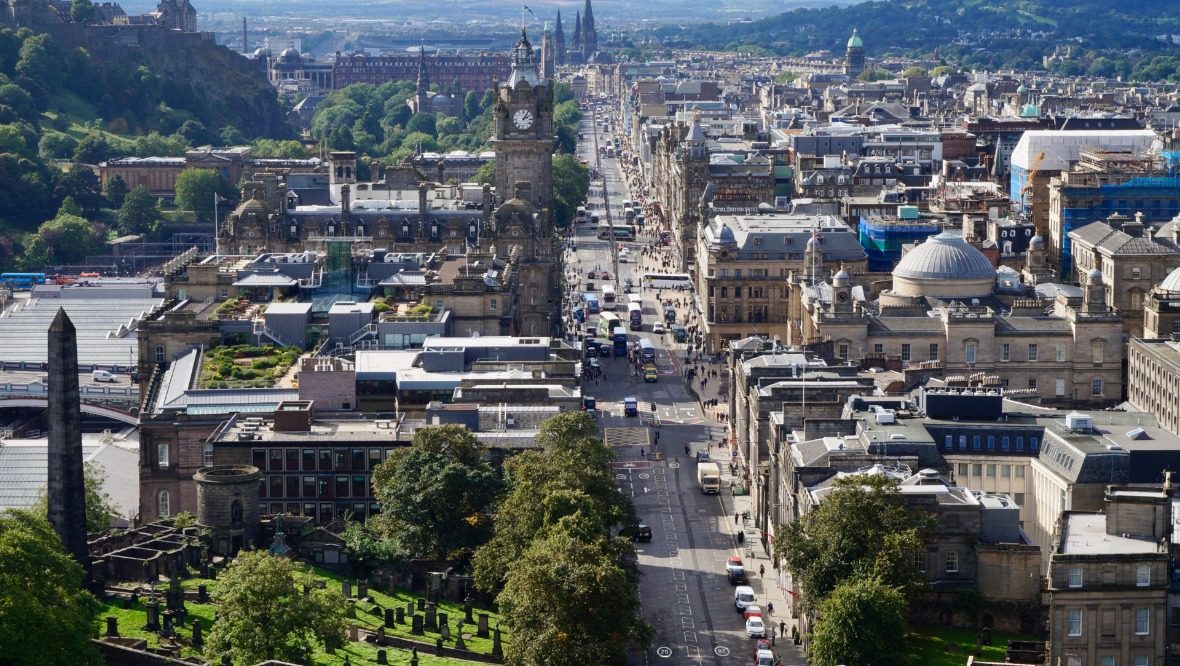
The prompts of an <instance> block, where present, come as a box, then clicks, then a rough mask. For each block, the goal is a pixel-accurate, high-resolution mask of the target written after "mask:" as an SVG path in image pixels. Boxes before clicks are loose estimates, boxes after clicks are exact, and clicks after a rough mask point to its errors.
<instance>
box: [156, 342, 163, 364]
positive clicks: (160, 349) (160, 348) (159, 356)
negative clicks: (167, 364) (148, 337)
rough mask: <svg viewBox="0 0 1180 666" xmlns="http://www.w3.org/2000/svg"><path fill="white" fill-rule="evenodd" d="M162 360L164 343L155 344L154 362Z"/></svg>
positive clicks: (161, 361)
mask: <svg viewBox="0 0 1180 666" xmlns="http://www.w3.org/2000/svg"><path fill="white" fill-rule="evenodd" d="M163 362H164V345H156V363H163Z"/></svg>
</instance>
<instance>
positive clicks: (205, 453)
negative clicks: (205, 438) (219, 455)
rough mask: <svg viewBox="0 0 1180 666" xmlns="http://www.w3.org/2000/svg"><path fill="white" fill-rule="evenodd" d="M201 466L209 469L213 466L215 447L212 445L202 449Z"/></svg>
mask: <svg viewBox="0 0 1180 666" xmlns="http://www.w3.org/2000/svg"><path fill="white" fill-rule="evenodd" d="M201 464H202V465H204V466H205V467H209V466H210V465H212V464H213V445H212V444H206V445H205V446H204V447H203V448H202V449H201Z"/></svg>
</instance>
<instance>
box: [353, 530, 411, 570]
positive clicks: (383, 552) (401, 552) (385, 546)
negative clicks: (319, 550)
mask: <svg viewBox="0 0 1180 666" xmlns="http://www.w3.org/2000/svg"><path fill="white" fill-rule="evenodd" d="M375 524H376V522H374V525H375ZM340 536H341V537H342V538H343V539H344V547H345V548H346V549H347V550H348V562H349V564H352V565H353V568H354V570H356V571H355V573H357V575H360V576H367V575H368V570H369V568H370V567H375V566H381V565H383V564H394V565H403V564H406V563H407V562H409V560H410V558H409V555H408V554H407V553H406V551H405V549H403V548H402V545H401V544H400V543H398V542H397V540H395V539H389V538H386V537H383V536H381V535H380V534H374V533H373V530H371V529H369V528H368V527H366V526H365V525H363V524H362V523H359V522H357V521H355V520H348V521H347V522H346V523H345V525H344V532H342V533H341V535H340Z"/></svg>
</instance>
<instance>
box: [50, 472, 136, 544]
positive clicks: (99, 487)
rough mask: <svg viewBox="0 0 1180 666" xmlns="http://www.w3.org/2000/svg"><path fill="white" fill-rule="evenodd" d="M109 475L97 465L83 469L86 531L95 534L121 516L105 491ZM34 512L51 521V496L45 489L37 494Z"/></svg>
mask: <svg viewBox="0 0 1180 666" xmlns="http://www.w3.org/2000/svg"><path fill="white" fill-rule="evenodd" d="M106 480H107V473H106V472H105V471H103V469H102V468H101V467H99V466H98V464H97V463H94V462H88V463H86V464H85V465H84V466H83V467H82V486H83V492H84V493H85V495H86V531H87V532H89V533H91V534H93V533H97V532H101V531H103V530H105V529H108V528H109V527H110V526H111V520H113V519H115V518H116V517H118V516H119V508H118V507H116V506H115V501H114V500H113V499H111V496H110V494H109V493H107V492H106V491H105V490H103V484H104V483H106ZM32 512H33V513H34V514H36V515H38V516H40V517H42V518H45V519H46V520H48V519H49V496H48V495H46V493H45V487H44V486H42V487H41V490H40V491H39V492H38V493H37V503H36V504H34V505H33V509H32Z"/></svg>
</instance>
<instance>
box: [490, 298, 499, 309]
mask: <svg viewBox="0 0 1180 666" xmlns="http://www.w3.org/2000/svg"><path fill="white" fill-rule="evenodd" d="M498 307H499V303H497V302H496V299H494V298H492V299H489V300H488V309H489V310H492V311H495V310H496V309H497V308H498Z"/></svg>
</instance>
